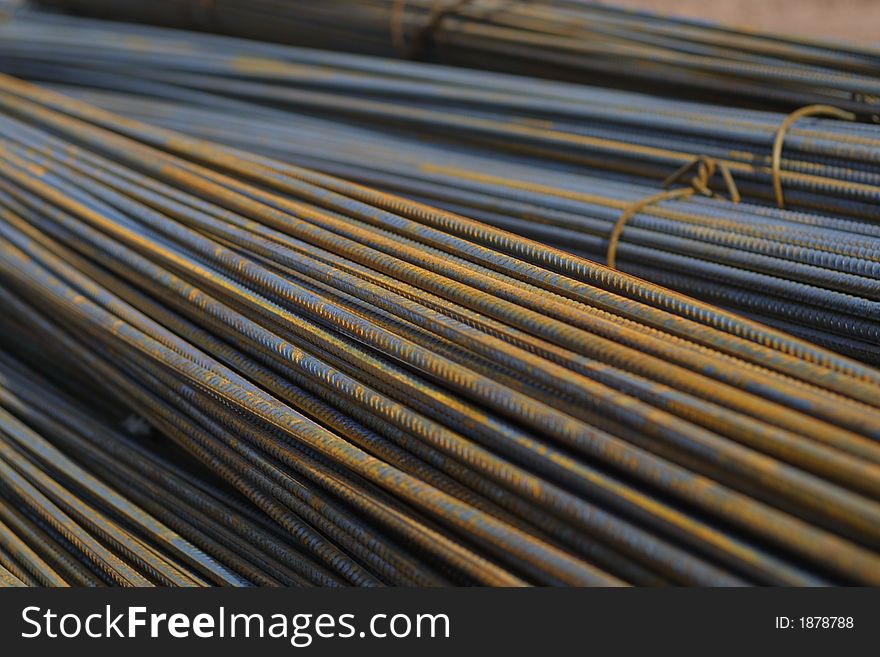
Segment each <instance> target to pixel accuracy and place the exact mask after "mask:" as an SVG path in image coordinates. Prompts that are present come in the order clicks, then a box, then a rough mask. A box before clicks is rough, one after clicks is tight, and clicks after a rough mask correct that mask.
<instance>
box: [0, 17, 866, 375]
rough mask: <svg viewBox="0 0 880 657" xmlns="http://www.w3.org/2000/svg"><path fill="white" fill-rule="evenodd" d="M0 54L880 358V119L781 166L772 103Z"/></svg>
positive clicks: (128, 56) (810, 128) (117, 107)
mask: <svg viewBox="0 0 880 657" xmlns="http://www.w3.org/2000/svg"><path fill="white" fill-rule="evenodd" d="M0 55H2V60H0V61H2V63H0V66H2V67H3V68H4V69H6V70H9V71H12V72H15V73H18V74H23V75H25V76H26V77H29V78H32V79H38V80H50V81H54V84H55V87H56V88H59V89H62V90H63V91H64V92H65V93H70V94H75V95H77V96H79V97H81V98H84V99H86V100H88V101H89V102H92V103H94V104H97V105H99V106H102V107H105V108H107V109H111V110H113V111H115V112H118V113H121V114H123V115H126V116H129V117H133V118H137V119H140V120H144V121H146V122H148V123H150V124H154V125H160V126H164V127H167V128H172V129H174V130H178V131H181V132H185V133H187V134H191V135H196V136H200V137H204V138H207V139H210V140H214V141H219V142H223V143H226V144H228V145H230V146H233V147H236V148H239V149H243V150H245V151H247V152H248V153H249V154H254V153H256V154H259V155H262V156H266V157H269V158H272V159H273V160H282V161H284V162H287V163H293V164H297V165H301V166H306V167H310V168H313V169H317V170H320V171H323V172H326V173H329V174H332V175H338V176H341V177H344V178H347V179H349V180H354V181H357V182H361V183H363V184H366V185H370V186H373V187H377V188H380V189H383V190H386V191H390V192H394V193H399V194H402V195H405V196H407V197H409V198H412V199H415V200H418V201H422V202H426V203H429V204H431V205H436V206H440V207H443V208H445V209H448V210H451V211H453V212H458V213H461V214H465V215H467V216H470V217H473V218H477V219H480V220H483V221H486V222H488V223H491V224H493V225H495V226H497V227H500V228H503V229H506V230H510V231H513V232H517V233H519V234H521V235H524V236H526V237H529V238H532V239H535V240H537V241H540V242H542V243H545V244H549V245H551V246H554V247H558V248H562V249H565V250H567V251H570V252H573V253H575V254H577V255H581V256H585V257H588V258H591V259H594V260H600V261H604V260H606V259H607V260H608V261H609V263H613V264H614V265H615V266H616V267H618V268H620V269H621V270H623V271H627V272H630V273H633V274H635V275H638V276H641V277H643V278H646V279H648V280H651V281H654V282H657V283H660V284H662V285H664V286H667V287H671V288H674V289H677V290H680V291H683V292H685V293H687V294H690V295H693V296H696V297H699V298H701V299H705V300H707V301H710V302H712V303H716V304H719V305H721V306H723V307H726V308H731V309H736V310H738V311H741V312H745V313H748V314H749V315H750V316H752V317H755V318H758V319H760V320H761V321H764V322H767V323H771V324H774V325H775V326H777V327H779V328H782V329H784V330H786V331H789V332H791V333H794V334H796V335H798V336H801V337H803V338H806V339H809V340H811V341H814V342H816V343H818V344H820V345H823V346H825V347H828V348H831V349H834V350H836V351H838V352H841V353H844V354H847V355H850V356H853V357H856V358H859V359H861V360H863V361H865V362H869V363H873V364H876V363H878V362H880V348H878V344H880V305H878V302H880V268H878V258H880V229H878V226H877V224H876V223H874V222H873V220H876V219H878V218H880V202H878V201H880V170H878V165H877V161H876V159H877V153H878V152H880V150H878V149H880V128H878V127H877V126H870V125H864V124H852V123H848V122H845V121H840V120H825V119H813V118H804V119H802V120H801V121H799V122H798V123H797V124H795V125H793V126H791V128H790V129H789V130H788V132H787V133H786V134H785V135H784V136H785V139H784V151H783V152H782V156H781V157H780V158H779V160H778V167H774V164H773V161H774V158H773V156H772V152H773V145H774V141H775V139H774V137H775V135H776V134H777V133H778V132H779V128H780V127H781V126H782V125H783V123H784V122H785V117H784V116H783V115H778V114H772V113H767V112H754V111H744V110H734V109H729V108H719V107H714V106H703V105H697V104H693V103H682V102H679V101H675V102H673V101H662V100H658V99H656V98H652V97H649V96H641V95H634V94H629V93H624V92H619V91H609V90H601V89H597V88H588V87H577V86H573V85H565V84H558V83H545V82H541V81H539V80H531V79H527V78H515V77H512V76H505V75H497V74H489V73H479V72H470V71H458V70H454V69H445V68H440V67H436V66H429V65H422V64H411V63H401V62H393V61H388V60H380V59H370V58H366V57H359V56H351V55H342V54H337V53H324V52H320V51H308V50H302V49H294V48H288V47H283V46H272V45H266V44H260V43H256V42H246V41H241V40H233V39H227V38H223V37H212V36H205V35H197V34H194V33H183V32H171V31H165V30H160V29H158V28H145V27H140V26H124V25H122V24H113V26H112V27H108V26H107V25H106V24H102V23H101V22H100V21H90V20H85V19H71V18H61V19H59V18H53V17H48V18H47V17H45V16H39V15H37V17H36V18H34V19H29V18H27V17H26V16H24V15H23V16H19V17H18V18H17V19H16V20H14V21H13V22H11V23H9V24H7V25H6V26H5V27H3V28H0ZM661 131H662V132H661ZM245 157H251V158H253V157H254V156H253V155H246V156H245ZM257 161H260V162H261V163H262V164H264V165H266V166H273V165H272V163H267V161H266V160H265V159H260V158H257ZM681 167H684V168H688V167H691V170H690V171H683V170H682V168H681ZM677 168H678V169H679V172H678V173H679V174H682V175H678V176H677V178H678V179H677V180H674V181H671V182H673V185H672V186H673V187H675V188H681V187H682V186H687V184H688V183H689V184H690V185H694V186H697V187H699V188H700V190H701V192H700V193H696V194H687V195H683V194H677V193H674V194H671V195H669V194H666V193H660V194H659V195H658V192H660V191H661V190H660V189H659V187H658V186H657V185H656V183H655V182H654V181H655V180H656V181H659V180H660V179H661V178H662V177H663V176H669V174H675V170H676V169H677ZM701 172H702V175H701ZM712 172H714V174H713V173H712ZM777 173H778V175H775V174H777ZM672 178H676V176H675V175H673V176H672ZM774 182H776V183H777V185H776V189H774ZM714 190H717V191H714ZM685 191H687V190H685ZM703 193H707V194H712V195H715V196H718V195H721V196H722V197H723V199H724V200H722V201H719V200H717V199H709V198H705V197H704V196H703ZM740 194H742V195H744V196H747V197H749V198H750V200H752V201H754V202H761V201H762V200H764V201H769V200H771V199H773V198H774V196H775V197H776V199H777V200H779V201H780V202H782V203H784V204H785V205H786V206H787V207H788V206H794V207H804V208H812V209H818V210H819V211H821V212H823V213H824V212H833V213H835V215H834V216H831V215H826V214H807V213H805V212H800V211H793V210H785V209H778V208H772V207H768V206H763V205H755V204H754V203H733V202H731V198H730V197H734V200H735V199H736V198H737V197H738V196H739V195H740ZM841 215H848V218H846V217H844V216H841ZM621 219H623V222H621ZM490 246H493V245H490ZM513 255H516V254H513Z"/></svg>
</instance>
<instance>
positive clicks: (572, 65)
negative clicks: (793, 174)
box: [41, 0, 880, 120]
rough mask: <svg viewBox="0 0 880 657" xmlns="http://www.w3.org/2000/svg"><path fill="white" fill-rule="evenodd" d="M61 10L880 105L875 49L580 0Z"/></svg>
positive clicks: (685, 91)
mask: <svg viewBox="0 0 880 657" xmlns="http://www.w3.org/2000/svg"><path fill="white" fill-rule="evenodd" d="M41 3H42V4H44V5H49V6H52V7H56V8H62V9H65V10H68V11H72V12H76V13H81V14H86V15H91V16H98V17H106V18H114V19H122V20H132V21H142V22H149V23H154V24H157V25H164V26H168V27H179V28H186V29H195V30H205V31H209V32H219V33H224V34H230V35H234V36H242V37H249V38H256V39H261V40H266V41H278V42H282V43H288V44H294V45H307V46H312V47H319V48H327V49H331V50H343V51H344V50H349V51H356V52H362V53H371V54H378V55H382V56H398V57H405V58H409V59H422V60H427V61H433V62H438V63H446V64H455V65H460V66H467V67H474V68H489V69H493V70H500V71H508V72H514V73H526V74H529V75H534V76H537V77H548V78H554V79H563V80H572V81H576V82H586V83H589V84H602V85H603V86H612V87H619V86H625V87H628V88H630V89H638V90H648V91H650V92H652V93H662V94H666V95H685V96H688V97H696V98H709V99H712V100H720V101H723V102H726V103H732V104H740V105H744V106H750V107H758V108H767V107H770V108H777V109H785V110H791V109H795V108H797V107H799V106H802V105H809V104H814V103H824V104H827V103H830V104H833V105H836V106H838V107H841V108H843V109H846V110H849V111H852V112H856V113H858V114H859V115H860V116H862V117H864V118H874V119H875V120H876V117H877V115H878V98H880V76H878V70H880V50H878V49H877V48H876V47H871V46H859V45H856V44H852V43H842V42H833V41H823V40H818V39H808V38H803V37H794V36H791V35H781V34H769V33H760V32H756V31H754V30H748V29H744V28H736V27H731V26H723V25H716V24H712V23H708V22H704V21H698V20H690V19H686V18H675V17H669V16H662V15H655V14H651V13H648V12H642V11H632V10H627V9H622V8H618V7H613V6H608V5H603V4H598V3H594V2H587V1H583V0H537V1H536V0H212V1H211V2H203V1H202V0H128V1H127V2H124V3H120V2H113V1H112V0H41Z"/></svg>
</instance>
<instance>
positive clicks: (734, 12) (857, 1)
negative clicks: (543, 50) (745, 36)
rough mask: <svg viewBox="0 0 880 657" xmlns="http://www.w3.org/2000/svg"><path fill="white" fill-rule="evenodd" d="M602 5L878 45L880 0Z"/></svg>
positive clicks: (680, 0) (639, 0)
mask: <svg viewBox="0 0 880 657" xmlns="http://www.w3.org/2000/svg"><path fill="white" fill-rule="evenodd" d="M604 4H608V5H618V6H622V7H631V8H635V9H646V10H648V11H655V12H658V13H663V14H677V15H680V16H688V17H695V18H703V19H706V20H710V21H718V22H721V23H728V24H733V25H738V26H742V27H747V28H749V29H753V30H764V31H771V32H786V33H789V34H801V35H806V36H811V37H822V38H828V39H834V40H838V41H840V40H842V41H856V42H859V43H861V44H872V45H876V46H878V47H880V0H604Z"/></svg>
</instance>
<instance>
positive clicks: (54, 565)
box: [0, 293, 342, 586]
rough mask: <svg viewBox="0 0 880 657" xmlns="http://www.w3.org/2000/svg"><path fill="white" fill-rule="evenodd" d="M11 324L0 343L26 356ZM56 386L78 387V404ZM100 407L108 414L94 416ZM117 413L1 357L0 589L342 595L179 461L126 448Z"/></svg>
mask: <svg viewBox="0 0 880 657" xmlns="http://www.w3.org/2000/svg"><path fill="white" fill-rule="evenodd" d="M4 294H5V293H4ZM3 308H4V310H6V309H7V306H6V305H5V304H4V306H3ZM17 319H23V317H21V316H18V315H17V314H16V316H15V317H13V316H4V318H3V319H2V320H0V323H2V327H0V331H2V333H3V335H2V338H0V339H2V341H3V343H5V345H6V346H7V347H8V348H9V349H16V350H17V351H18V352H19V353H21V352H22V351H27V348H28V347H29V346H33V345H28V344H22V340H21V336H22V335H25V334H27V333H29V332H30V331H31V330H32V326H31V325H26V326H22V325H20V324H18V323H17V322H16V321H15V320H17ZM30 356H31V357H33V358H34V359H35V362H36V363H38V364H41V365H42V366H44V367H47V366H48V367H49V368H50V369H49V370H48V374H50V375H51V373H53V372H54V373H55V374H56V375H57V373H58V371H59V370H58V365H59V362H58V361H56V362H54V363H52V365H51V366H49V365H48V364H47V362H46V356H47V354H46V353H42V354H40V353H31V354H30ZM58 385H66V386H71V385H77V386H78V390H77V392H78V393H80V395H81V396H82V397H83V398H82V399H75V398H74V397H72V396H71V394H70V393H69V392H64V391H63V390H62V389H59V387H58ZM86 394H88V395H97V396H98V399H99V400H100V401H102V402H104V404H103V405H102V404H101V403H96V402H95V401H94V400H91V401H89V400H88V399H87V397H86ZM107 402H110V403H111V406H110V409H111V412H110V414H109V415H107V416H105V415H103V412H105V411H107ZM114 402H115V406H114V405H113V403H114ZM118 403H119V402H118V400H116V399H114V398H113V397H111V396H109V395H107V394H106V393H105V394H104V395H102V391H101V387H100V386H96V385H94V383H93V382H91V384H90V381H89V379H88V377H84V376H82V374H79V375H78V374H77V373H76V370H73V376H72V377H69V378H65V379H64V380H63V381H61V382H59V383H54V384H53V383H51V382H50V381H48V380H47V379H46V378H45V376H43V375H41V374H39V373H38V372H37V371H36V370H34V369H32V368H31V367H29V366H27V365H25V364H24V363H23V362H21V361H20V360H18V359H15V358H12V357H10V356H9V355H8V354H0V577H3V578H4V580H3V581H4V583H5V584H8V585H17V586H22V585H27V586H107V585H111V586H112V585H123V586H150V585H161V586H204V585H207V584H213V585H221V586H248V585H260V586H279V585H288V586H290V585H308V584H320V585H326V586H338V585H340V584H341V583H342V582H341V581H340V579H339V578H337V577H336V576H334V575H333V574H332V573H331V572H330V571H328V570H327V569H324V568H322V567H321V566H320V565H319V564H317V563H316V562H314V561H312V560H311V559H309V558H308V557H307V556H305V555H304V554H303V553H302V552H300V551H297V550H296V549H295V548H294V547H293V546H292V545H291V543H290V542H289V541H287V540H286V537H285V536H284V535H283V534H282V533H280V532H279V531H278V528H277V527H276V526H274V525H272V524H271V523H270V522H267V519H266V518H264V517H261V516H260V515H259V514H257V513H255V510H254V509H253V508H252V507H249V506H248V505H247V504H246V502H245V501H244V498H239V496H237V495H236V494H235V492H234V491H233V490H232V489H230V488H228V487H225V486H223V485H222V484H220V485H218V482H217V481H213V480H212V479H208V478H205V477H204V476H202V475H200V474H199V473H198V472H195V471H193V470H192V469H187V468H181V467H180V465H179V462H180V459H179V458H178V459H175V460H174V461H171V460H169V459H168V458H167V457H165V456H163V455H162V454H160V453H159V452H158V451H157V450H156V449H154V448H151V446H150V444H149V442H152V441H149V442H145V441H139V440H137V438H136V437H135V436H134V435H131V433H130V432H129V431H126V430H125V429H124V427H125V426H126V424H125V423H124V422H120V421H119V417H118V411H119V410H121V409H124V407H122V406H118ZM113 410H116V411H117V417H116V418H115V419H114V416H113V413H112V411H113ZM133 418H134V416H129V417H128V418H126V420H132V419H133ZM141 426H142V425H141V424H138V423H134V424H132V428H133V429H135V428H137V427H141ZM134 433H137V432H136V431H134ZM7 580H8V581H7Z"/></svg>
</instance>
